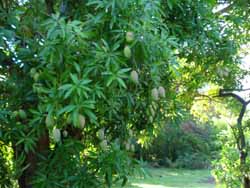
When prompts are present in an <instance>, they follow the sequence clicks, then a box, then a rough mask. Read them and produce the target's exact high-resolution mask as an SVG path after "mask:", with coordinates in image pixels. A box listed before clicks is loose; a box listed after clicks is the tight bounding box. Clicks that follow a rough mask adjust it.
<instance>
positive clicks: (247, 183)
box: [244, 177, 250, 188]
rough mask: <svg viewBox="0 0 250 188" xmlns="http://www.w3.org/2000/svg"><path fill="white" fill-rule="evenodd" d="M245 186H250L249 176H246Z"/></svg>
mask: <svg viewBox="0 0 250 188" xmlns="http://www.w3.org/2000/svg"><path fill="white" fill-rule="evenodd" d="M244 188H250V179H249V177H244Z"/></svg>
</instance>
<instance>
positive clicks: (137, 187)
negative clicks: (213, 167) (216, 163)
mask: <svg viewBox="0 0 250 188" xmlns="http://www.w3.org/2000/svg"><path fill="white" fill-rule="evenodd" d="M148 171H149V173H150V175H149V176H147V177H145V178H142V177H133V178H131V179H130V181H129V183H128V185H127V186H125V188H223V186H220V185H215V182H214V181H213V178H212V175H211V173H210V171H209V170H183V169H166V168H157V169H153V168H150V169H148ZM118 187H119V186H117V187H116V188H118Z"/></svg>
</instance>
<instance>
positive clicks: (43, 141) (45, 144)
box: [14, 130, 49, 188]
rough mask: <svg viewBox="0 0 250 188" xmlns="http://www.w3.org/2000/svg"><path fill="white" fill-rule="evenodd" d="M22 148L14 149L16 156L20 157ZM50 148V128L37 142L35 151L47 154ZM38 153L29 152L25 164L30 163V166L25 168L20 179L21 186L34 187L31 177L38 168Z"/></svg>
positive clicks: (22, 187) (23, 187)
mask: <svg viewBox="0 0 250 188" xmlns="http://www.w3.org/2000/svg"><path fill="white" fill-rule="evenodd" d="M20 149H21V148H20V147H19V148H15V149H14V150H15V155H16V156H15V157H18V155H20ZM18 150H19V151H18ZM48 150H49V133H48V130H45V131H44V133H43V134H42V135H41V137H40V138H39V140H38V142H37V146H36V148H35V151H36V153H39V154H42V155H47V152H48ZM36 153H33V152H29V153H28V154H27V155H26V160H25V164H24V165H23V166H26V165H29V167H28V168H27V169H26V170H24V172H23V173H22V175H21V176H20V177H19V179H18V184H19V188H32V185H31V179H32V177H33V176H34V174H35V172H36V170H37V162H38V158H37V155H36Z"/></svg>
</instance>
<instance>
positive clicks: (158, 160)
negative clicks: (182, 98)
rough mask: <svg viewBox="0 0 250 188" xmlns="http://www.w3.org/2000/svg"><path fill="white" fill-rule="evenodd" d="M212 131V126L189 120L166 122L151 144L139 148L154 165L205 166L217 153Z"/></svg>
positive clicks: (213, 131)
mask: <svg viewBox="0 0 250 188" xmlns="http://www.w3.org/2000/svg"><path fill="white" fill-rule="evenodd" d="M216 132H217V131H216V128H215V127H214V126H213V125H197V124H196V123H194V122H193V121H186V122H182V123H180V124H167V125H165V127H164V128H163V131H161V132H160V133H159V135H158V136H157V137H156V138H155V139H154V140H153V142H152V144H151V145H150V146H149V147H148V148H145V149H142V151H141V152H142V156H143V157H145V159H146V160H147V161H150V162H152V164H153V165H157V166H165V167H171V168H189V169H197V168H198V169H199V168H208V167H210V166H211V164H210V161H212V160H213V159H214V158H216V155H217V153H218V152H219V147H218V145H217V143H216V141H215V135H216Z"/></svg>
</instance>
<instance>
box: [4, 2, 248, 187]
mask: <svg viewBox="0 0 250 188" xmlns="http://www.w3.org/2000/svg"><path fill="white" fill-rule="evenodd" d="M216 6H217V3H216V1H214V0H210V1H200V0H187V1H181V0H155V1H149V0H136V1H135V0H126V1H125V0H124V1H122V0H110V1H109V0H104V1H102V0H94V1H93V0H86V1H80V0H75V1H67V0H55V1H51V0H45V1H36V0H28V1H15V0H0V63H1V64H0V107H1V110H0V144H1V145H0V146H1V155H0V160H1V161H3V163H2V162H1V164H0V165H1V167H0V169H3V170H4V172H6V176H1V178H2V177H4V178H3V180H2V179H1V180H0V181H1V182H2V181H3V182H4V183H3V184H2V185H1V186H5V185H6V186H9V184H10V183H12V181H9V180H10V178H9V177H12V179H13V180H18V184H19V187H20V188H24V187H25V188H26V187H28V186H30V185H32V186H33V187H39V188H40V187H41V188H42V187H46V188H50V187H53V188H55V187H76V188H78V187H100V186H101V185H106V186H108V187H111V186H112V183H113V182H115V181H117V180H122V181H123V184H125V183H126V181H127V177H128V175H129V174H130V172H131V171H133V170H132V169H134V167H135V166H137V165H138V161H136V160H134V159H132V155H133V154H132V153H133V152H132V150H133V148H134V145H133V144H132V143H131V142H132V140H136V141H137V142H138V143H139V144H141V145H143V146H144V145H145V144H146V142H147V141H149V140H151V139H152V138H153V136H154V135H155V134H157V133H158V132H160V131H161V126H160V125H162V124H163V123H162V122H166V121H172V120H174V119H176V117H181V116H182V113H184V112H185V111H186V110H184V109H188V110H189V108H190V107H191V105H192V101H193V99H194V96H195V95H197V93H198V92H197V89H199V88H201V87H202V86H203V85H204V84H205V83H208V82H213V83H216V84H219V85H223V86H224V87H234V86H236V85H237V84H238V81H237V80H236V79H235V78H236V77H239V76H242V74H244V72H240V68H239V66H238V65H239V59H237V58H236V57H237V49H238V48H239V44H240V42H241V40H240V36H242V35H244V36H245V33H244V32H242V35H240V34H241V33H236V32H235V31H232V29H234V28H237V26H238V25H237V24H238V22H236V21H235V20H234V18H235V17H237V14H239V13H237V10H241V9H239V7H240V8H241V7H242V4H239V5H237V6H236V8H235V9H236V10H234V12H233V13H235V14H231V15H232V17H223V16H221V15H217V14H215V13H213V9H214V8H216ZM244 19H245V18H244ZM244 19H243V18H241V20H244ZM228 20H229V21H228ZM223 23H231V24H223ZM243 30H244V29H243ZM229 71H230V75H229ZM2 145H3V146H4V147H3V146H2ZM5 147H7V151H9V152H6V150H5V149H4V148H5ZM6 161H7V162H8V161H10V162H9V164H8V163H6Z"/></svg>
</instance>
